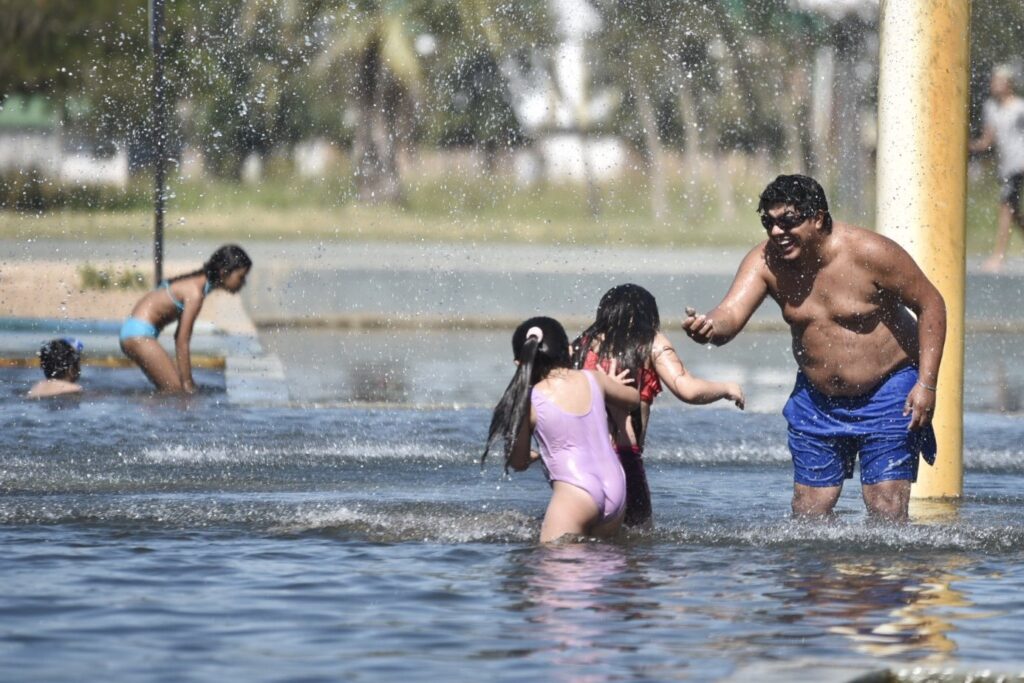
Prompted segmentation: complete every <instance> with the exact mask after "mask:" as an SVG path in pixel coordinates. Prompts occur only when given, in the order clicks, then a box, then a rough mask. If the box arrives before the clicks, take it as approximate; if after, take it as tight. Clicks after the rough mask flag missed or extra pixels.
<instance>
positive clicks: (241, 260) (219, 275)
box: [170, 244, 252, 287]
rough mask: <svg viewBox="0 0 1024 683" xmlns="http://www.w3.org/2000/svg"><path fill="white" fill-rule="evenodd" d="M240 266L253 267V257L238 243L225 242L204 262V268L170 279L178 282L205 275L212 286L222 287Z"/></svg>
mask: <svg viewBox="0 0 1024 683" xmlns="http://www.w3.org/2000/svg"><path fill="white" fill-rule="evenodd" d="M239 268H252V259H251V258H249V255H248V254H246V253H245V250H244V249H242V248H241V247H240V246H238V245H237V244H225V245H224V246H223V247H220V248H219V249H217V251H215V252H213V255H212V256H210V258H209V260H207V261H206V263H204V264H203V267H202V268H199V269H198V270H193V271H192V272H191V273H185V274H184V275H179V276H177V277H173V278H171V280H170V281H171V282H177V281H178V280H184V279H185V278H187V277H194V276H196V275H205V276H206V281H207V282H208V283H209V284H210V287H220V286H221V285H222V284H223V283H224V280H226V279H227V277H228V275H230V274H231V273H232V272H234V271H236V270H238V269H239Z"/></svg>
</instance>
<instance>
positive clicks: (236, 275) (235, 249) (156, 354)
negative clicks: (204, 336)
mask: <svg viewBox="0 0 1024 683" xmlns="http://www.w3.org/2000/svg"><path fill="white" fill-rule="evenodd" d="M251 267H252V260H251V259H250V258H249V256H248V255H247V254H246V253H245V251H243V250H242V248H241V247H239V246H236V245H234V244H228V245H225V246H223V247H221V248H219V249H217V251H215V252H214V253H213V256H211V257H210V260H209V261H207V262H206V263H204V264H203V267H202V268H200V269H199V270H195V271H193V272H191V273H186V274H185V275H179V276H178V277H175V278H172V279H170V280H164V281H163V282H161V283H160V284H159V285H157V288H156V289H154V290H153V291H152V292H150V293H148V294H146V295H145V296H144V297H142V299H140V300H139V302H138V303H137V304H135V308H133V309H132V313H131V316H130V317H129V318H128V319H127V320H125V321H124V324H123V325H122V326H121V335H120V340H121V350H122V351H123V352H124V354H125V355H126V356H128V357H129V358H130V359H132V360H133V361H135V363H136V364H138V366H139V367H140V368H141V369H142V372H143V373H145V375H146V377H148V378H149V381H151V382H152V383H153V384H154V385H155V386H156V388H157V390H158V391H162V392H172V393H180V392H184V393H192V392H194V391H195V389H196V385H195V382H194V381H193V380H192V359H191V350H190V345H191V342H192V327H193V326H194V325H195V322H196V317H197V316H198V315H199V311H201V310H202V308H203V302H204V301H205V300H206V297H207V295H208V294H210V292H212V291H213V290H215V289H224V290H226V291H228V292H231V293H232V294H234V293H236V292H238V291H239V290H240V289H242V287H243V286H245V278H246V276H248V274H249V269H250V268H251ZM173 320H177V321H178V329H177V331H176V332H175V334H174V349H175V357H174V358H171V357H170V356H169V355H168V354H167V352H165V351H164V349H163V347H162V346H160V344H159V342H157V340H156V338H157V335H159V334H160V330H161V329H163V327H164V326H165V325H167V324H168V323H170V322H171V321H173Z"/></svg>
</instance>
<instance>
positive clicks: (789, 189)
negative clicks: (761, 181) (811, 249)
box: [757, 174, 832, 232]
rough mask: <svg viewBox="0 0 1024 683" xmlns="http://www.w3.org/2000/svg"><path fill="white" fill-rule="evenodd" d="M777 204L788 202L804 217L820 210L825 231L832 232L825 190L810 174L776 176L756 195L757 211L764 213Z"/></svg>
mask: <svg viewBox="0 0 1024 683" xmlns="http://www.w3.org/2000/svg"><path fill="white" fill-rule="evenodd" d="M779 204H789V205H791V206H792V207H793V208H794V209H796V211H797V213H799V214H800V215H801V216H803V217H804V218H810V217H812V216H814V215H815V214H817V213H818V212H819V211H821V212H822V213H823V214H824V229H825V232H832V214H830V213H829V211H828V200H827V199H825V190H824V189H823V188H822V187H821V184H820V183H818V181H817V180H815V179H814V178H811V177H810V176H805V175H799V174H793V175H780V176H776V178H775V180H773V181H771V182H770V183H768V186H767V187H766V188H764V192H762V193H761V196H760V197H758V201H757V212H758V213H760V214H764V213H767V212H768V209H770V208H772V207H773V206H777V205H779Z"/></svg>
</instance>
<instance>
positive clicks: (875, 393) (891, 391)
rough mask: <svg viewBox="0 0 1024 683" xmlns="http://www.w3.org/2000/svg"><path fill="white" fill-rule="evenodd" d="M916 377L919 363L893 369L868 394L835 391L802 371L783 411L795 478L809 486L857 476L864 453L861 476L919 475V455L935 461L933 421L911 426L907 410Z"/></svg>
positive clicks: (872, 480) (871, 480) (869, 480)
mask: <svg viewBox="0 0 1024 683" xmlns="http://www.w3.org/2000/svg"><path fill="white" fill-rule="evenodd" d="M916 382H917V368H915V367H912V366H909V367H905V368H902V369H900V370H897V371H895V372H893V373H892V374H891V375H889V376H888V377H886V378H885V379H884V380H883V381H882V382H881V384H879V385H878V386H877V387H875V388H874V389H873V390H872V391H870V392H869V393H867V394H865V395H863V396H855V397H832V396H826V395H825V394H823V393H821V392H820V391H818V390H817V389H815V388H814V387H813V386H811V383H810V382H809V381H808V380H807V377H806V376H804V374H803V373H802V372H801V373H798V374H797V377H796V386H795V387H794V388H793V393H792V394H791V395H790V397H789V401H787V402H786V407H785V408H783V410H782V414H783V415H784V416H785V417H786V420H787V421H788V422H789V451H790V453H791V454H792V455H793V468H794V480H795V481H796V483H798V484H804V485H805V486H840V485H842V483H843V480H844V479H850V478H851V477H853V465H854V462H855V461H856V459H857V455H858V453H859V454H860V481H861V483H862V484H877V483H878V482H881V481H890V480H899V479H905V480H910V481H915V480H916V479H917V465H918V455H921V456H923V457H924V459H925V461H926V462H927V463H928V464H929V465H932V464H934V463H935V452H936V450H937V447H936V444H935V432H934V431H933V430H932V427H931V425H929V426H927V427H924V428H921V429H918V430H915V431H910V430H908V429H907V425H909V424H910V418H911V416H910V415H906V416H905V415H903V406H904V405H906V402H907V394H909V393H910V390H911V389H913V388H914V384H915V383H916Z"/></svg>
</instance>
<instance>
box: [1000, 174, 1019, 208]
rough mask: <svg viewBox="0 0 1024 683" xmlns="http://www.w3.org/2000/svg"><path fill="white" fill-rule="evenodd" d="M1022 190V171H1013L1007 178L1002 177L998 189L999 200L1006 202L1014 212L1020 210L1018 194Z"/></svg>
mask: <svg viewBox="0 0 1024 683" xmlns="http://www.w3.org/2000/svg"><path fill="white" fill-rule="evenodd" d="M1022 191H1024V173H1015V174H1014V175H1012V176H1010V177H1009V178H1003V184H1002V186H1001V187H1000V189H999V201H1000V203H1002V204H1006V205H1007V206H1009V207H1010V208H1011V209H1013V210H1014V212H1017V211H1020V196H1021V192H1022Z"/></svg>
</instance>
